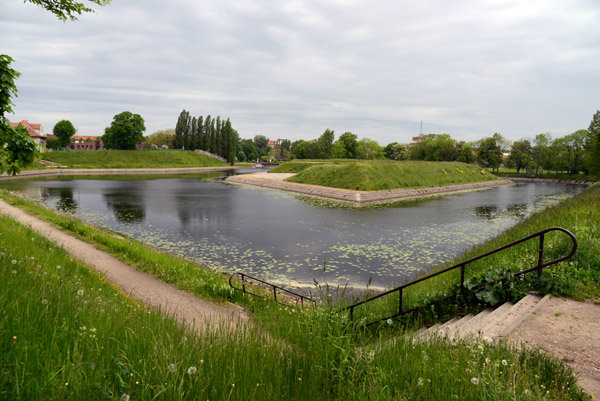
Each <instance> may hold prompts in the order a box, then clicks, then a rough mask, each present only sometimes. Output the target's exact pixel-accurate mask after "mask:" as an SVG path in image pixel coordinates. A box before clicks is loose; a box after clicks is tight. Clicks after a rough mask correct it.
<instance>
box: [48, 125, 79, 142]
mask: <svg viewBox="0 0 600 401" xmlns="http://www.w3.org/2000/svg"><path fill="white" fill-rule="evenodd" d="M52 134H53V135H54V136H56V137H58V146H59V147H61V148H66V147H67V146H69V145H70V144H71V137H72V136H73V135H75V127H73V124H71V121H69V120H60V121H59V122H57V123H56V125H55V126H54V128H53V129H52Z"/></svg>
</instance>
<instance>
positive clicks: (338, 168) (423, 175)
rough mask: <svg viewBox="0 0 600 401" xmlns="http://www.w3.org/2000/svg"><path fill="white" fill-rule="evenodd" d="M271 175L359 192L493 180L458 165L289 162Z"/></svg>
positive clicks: (479, 170)
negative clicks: (290, 173) (290, 175)
mask: <svg viewBox="0 0 600 401" xmlns="http://www.w3.org/2000/svg"><path fill="white" fill-rule="evenodd" d="M289 163H290V165H289V166H288V163H284V164H282V165H280V166H278V167H277V168H275V169H273V170H271V171H272V172H297V174H296V175H295V176H294V177H291V178H288V179H287V180H286V181H290V182H297V183H303V184H313V185H321V186H326V187H333V188H344V189H352V190H359V191H379V190H386V189H396V188H422V187H436V186H445V185H455V184H468V183H473V182H481V181H491V180H495V179H496V177H495V176H493V175H492V174H489V173H487V172H485V171H484V170H482V169H480V168H478V167H477V166H474V165H469V164H464V163H459V162H424V161H401V162H395V161H391V160H359V161H357V160H354V161H347V160H344V161H330V162H312V161H310V162H304V163H302V162H289Z"/></svg>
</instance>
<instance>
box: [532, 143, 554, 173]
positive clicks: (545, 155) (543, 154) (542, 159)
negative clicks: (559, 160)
mask: <svg viewBox="0 0 600 401" xmlns="http://www.w3.org/2000/svg"><path fill="white" fill-rule="evenodd" d="M551 143H552V135H550V134H548V133H546V134H537V135H536V136H535V139H534V140H533V162H534V163H535V175H537V174H538V171H539V169H540V167H541V168H542V171H543V170H544V169H546V170H548V168H547V167H548V165H549V163H548V161H549V160H548V159H550V158H551V157H552V156H551V153H549V151H548V148H549V146H550V144H551Z"/></svg>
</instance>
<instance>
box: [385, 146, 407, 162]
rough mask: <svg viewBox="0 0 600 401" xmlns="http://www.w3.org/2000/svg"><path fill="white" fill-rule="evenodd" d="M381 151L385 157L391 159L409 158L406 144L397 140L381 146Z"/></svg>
mask: <svg viewBox="0 0 600 401" xmlns="http://www.w3.org/2000/svg"><path fill="white" fill-rule="evenodd" d="M383 153H384V155H385V157H386V158H388V159H391V160H408V159H409V158H410V151H409V150H408V146H406V145H404V144H402V143H398V142H392V143H390V144H388V145H387V146H386V147H385V148H383Z"/></svg>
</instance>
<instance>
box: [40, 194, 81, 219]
mask: <svg viewBox="0 0 600 401" xmlns="http://www.w3.org/2000/svg"><path fill="white" fill-rule="evenodd" d="M47 192H48V194H47V197H55V198H57V201H56V208H57V209H58V210H60V211H62V212H66V213H70V214H75V213H76V212H77V208H78V207H77V202H75V199H74V198H73V189H72V188H48V191H47Z"/></svg>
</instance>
